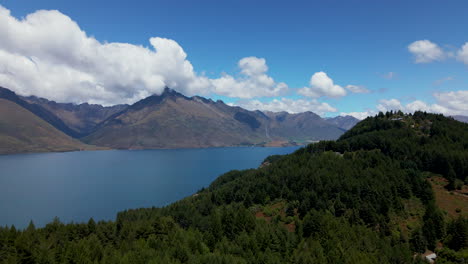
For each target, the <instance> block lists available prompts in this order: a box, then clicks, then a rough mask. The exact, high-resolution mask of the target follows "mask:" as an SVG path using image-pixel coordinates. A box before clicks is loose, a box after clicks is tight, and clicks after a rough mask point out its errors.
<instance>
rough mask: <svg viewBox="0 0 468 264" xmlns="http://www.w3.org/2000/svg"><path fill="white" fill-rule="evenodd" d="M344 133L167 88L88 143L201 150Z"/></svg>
mask: <svg viewBox="0 0 468 264" xmlns="http://www.w3.org/2000/svg"><path fill="white" fill-rule="evenodd" d="M343 132H344V131H343V130H342V129H340V128H338V127H336V126H335V125H333V124H330V123H328V122H326V121H324V120H323V119H321V118H320V117H319V116H317V115H316V114H313V113H311V112H306V113H302V114H295V115H292V114H287V113H267V114H264V113H262V112H260V111H248V110H245V109H242V108H240V107H232V106H228V105H226V104H224V103H223V102H222V101H216V102H215V101H212V100H209V99H205V98H202V97H198V96H195V97H190V98H189V97H186V96H184V95H182V94H179V93H177V92H175V91H174V90H171V89H166V90H165V91H164V93H163V94H161V95H154V96H150V97H148V98H146V99H143V100H141V101H139V102H137V103H135V104H133V105H131V106H130V107H128V108H127V109H126V110H124V111H122V112H120V113H118V114H116V115H114V116H112V117H111V118H109V119H107V120H106V121H104V122H103V123H101V124H100V125H99V126H98V128H97V129H96V131H95V132H93V133H92V134H90V135H89V136H87V137H85V138H84V139H83V140H84V141H85V142H88V143H91V144H94V145H100V146H107V147H112V148H123V149H144V148H187V147H188V148H193V147H195V148H196V147H221V146H239V145H264V144H266V143H268V142H271V141H283V142H296V143H303V142H308V141H309V142H310V141H316V140H320V139H334V138H337V137H338V136H340V135H341V134H342V133H343Z"/></svg>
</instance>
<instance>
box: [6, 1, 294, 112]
mask: <svg viewBox="0 0 468 264" xmlns="http://www.w3.org/2000/svg"><path fill="white" fill-rule="evenodd" d="M0 36H2V37H1V41H0V85H1V86H5V87H7V88H10V89H13V90H14V91H16V92H18V93H20V94H22V95H31V94H33V95H38V96H42V97H46V98H49V99H52V100H56V101H61V102H90V103H100V104H105V105H109V104H117V103H133V102H135V101H137V100H139V99H142V98H144V97H146V96H149V95H151V94H159V93H161V92H162V91H163V89H164V87H165V86H168V87H170V88H173V89H175V90H178V91H179V92H182V93H184V94H186V95H194V94H200V95H207V94H209V93H212V92H215V93H218V94H221V95H227V96H234V97H241V98H253V97H257V96H277V95H279V94H281V93H282V92H284V91H285V90H287V89H288V87H287V85H286V84H284V83H276V82H275V81H274V80H273V79H272V78H271V77H269V76H268V75H267V74H266V71H267V69H268V67H267V66H266V62H265V60H264V59H260V58H255V57H249V58H244V59H242V60H240V61H239V67H240V70H241V75H242V76H241V77H240V78H238V79H237V78H234V77H232V76H230V75H227V74H224V75H223V76H221V77H220V78H218V79H209V78H207V77H205V76H203V75H198V74H196V72H195V71H194V69H193V66H192V64H191V63H190V61H188V60H187V54H186V53H185V51H184V50H183V48H182V47H181V46H180V45H179V44H178V43H177V42H175V41H174V40H170V39H165V38H159V37H154V38H150V40H149V42H150V45H151V46H150V47H143V46H137V45H132V44H127V43H115V42H113V43H102V42H99V41H97V40H96V39H95V38H93V37H91V36H88V35H87V34H86V32H85V31H83V30H82V29H81V28H80V27H79V26H78V24H77V23H76V22H74V21H73V20H72V19H70V18H69V17H68V16H66V15H64V14H62V13H60V12H59V11H46V10H40V11H36V12H34V13H32V14H29V15H27V16H26V17H25V18H24V19H21V20H18V19H16V18H15V17H13V16H11V14H10V11H9V10H7V9H6V8H4V7H2V6H0Z"/></svg>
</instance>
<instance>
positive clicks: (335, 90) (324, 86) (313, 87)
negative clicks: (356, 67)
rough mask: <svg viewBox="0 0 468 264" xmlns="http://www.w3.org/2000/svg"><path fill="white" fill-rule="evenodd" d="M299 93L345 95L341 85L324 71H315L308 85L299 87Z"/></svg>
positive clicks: (312, 95) (317, 95) (320, 95)
mask: <svg viewBox="0 0 468 264" xmlns="http://www.w3.org/2000/svg"><path fill="white" fill-rule="evenodd" d="M298 93H299V94H301V95H303V96H307V97H315V98H317V97H323V96H327V97H342V96H345V95H346V90H345V89H343V87H341V86H339V85H336V84H334V83H333V80H332V79H331V78H330V77H328V75H327V74H326V73H325V72H316V73H314V74H313V75H312V77H311V78H310V87H304V88H301V89H299V91H298Z"/></svg>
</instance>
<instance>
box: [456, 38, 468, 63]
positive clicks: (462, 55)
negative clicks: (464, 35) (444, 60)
mask: <svg viewBox="0 0 468 264" xmlns="http://www.w3.org/2000/svg"><path fill="white" fill-rule="evenodd" d="M457 59H458V60H459V61H461V62H463V63H465V64H467V65H468V42H466V43H465V45H463V46H462V47H461V49H460V50H459V51H458V52H457Z"/></svg>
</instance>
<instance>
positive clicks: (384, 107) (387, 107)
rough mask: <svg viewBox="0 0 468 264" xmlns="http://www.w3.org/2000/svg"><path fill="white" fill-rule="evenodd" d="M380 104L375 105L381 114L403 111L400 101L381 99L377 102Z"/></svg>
mask: <svg viewBox="0 0 468 264" xmlns="http://www.w3.org/2000/svg"><path fill="white" fill-rule="evenodd" d="M379 102H380V103H379V104H378V105H377V109H378V110H379V111H382V112H387V111H398V110H403V106H402V105H401V103H400V101H399V100H397V99H390V100H386V99H382V100H380V101H379Z"/></svg>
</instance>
